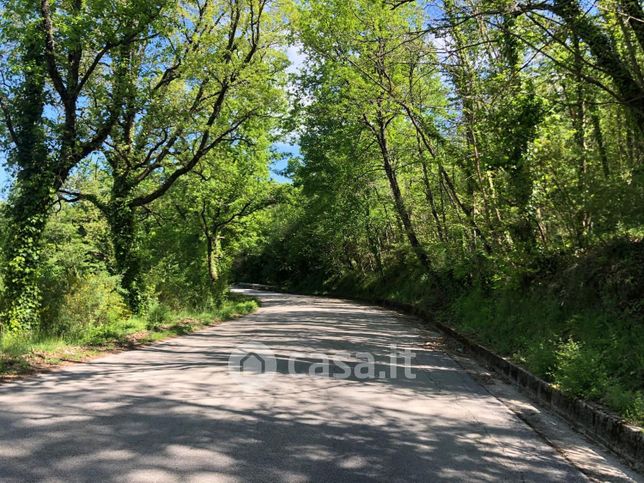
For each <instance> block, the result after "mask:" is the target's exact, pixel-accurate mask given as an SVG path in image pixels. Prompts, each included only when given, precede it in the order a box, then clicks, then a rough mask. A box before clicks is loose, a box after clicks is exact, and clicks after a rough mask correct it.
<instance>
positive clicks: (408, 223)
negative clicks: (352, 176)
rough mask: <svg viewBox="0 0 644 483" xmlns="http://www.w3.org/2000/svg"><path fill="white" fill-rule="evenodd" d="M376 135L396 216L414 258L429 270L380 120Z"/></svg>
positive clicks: (428, 261) (427, 260)
mask: <svg viewBox="0 0 644 483" xmlns="http://www.w3.org/2000/svg"><path fill="white" fill-rule="evenodd" d="M377 137H378V145H379V146H380V152H381V154H382V162H383V167H384V169H385V173H386V174H387V179H388V180H389V187H390V188H391V194H392V195H393V197H394V205H395V207H396V212H397V213H398V217H399V218H400V221H401V223H402V225H403V227H404V230H405V234H406V235H407V240H408V241H409V244H410V245H411V248H412V250H413V251H414V253H415V254H416V258H418V261H419V262H420V264H421V265H422V266H423V267H424V268H426V269H427V270H431V268H432V266H431V262H430V260H429V257H428V256H427V253H425V250H424V249H423V247H422V246H421V244H420V241H418V236H417V235H416V230H415V229H414V225H413V222H412V220H411V216H410V215H409V211H408V210H407V207H406V206H405V200H403V197H402V193H401V191H400V185H399V184H398V178H397V177H396V173H395V171H394V168H393V166H392V163H391V154H390V152H389V147H388V145H387V137H386V133H385V125H384V122H382V121H381V120H379V121H378V130H377Z"/></svg>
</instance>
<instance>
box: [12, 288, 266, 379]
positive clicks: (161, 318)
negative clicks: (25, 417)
mask: <svg viewBox="0 0 644 483" xmlns="http://www.w3.org/2000/svg"><path fill="white" fill-rule="evenodd" d="M258 306H259V303H258V302H257V300H255V299H253V298H250V297H247V296H243V295H237V294H231V295H230V297H229V298H228V299H227V300H226V301H225V302H223V304H222V305H221V306H220V307H218V308H216V309H213V310H210V311H206V312H201V313H195V312H190V311H173V310H170V309H167V308H165V307H163V306H155V307H153V308H152V309H151V310H149V311H148V313H147V314H146V315H145V316H133V317H129V318H127V319H122V320H118V321H116V322H112V323H109V324H105V325H100V326H95V327H88V328H87V329H86V330H85V331H83V332H82V333H80V334H74V335H72V334H68V335H66V336H60V337H52V336H47V335H36V334H34V335H13V334H8V335H5V336H4V337H2V338H1V339H0V381H6V380H11V379H15V378H17V377H20V376H24V375H28V374H34V373H37V372H43V371H46V370H49V369H51V368H54V367H56V366H60V365H64V364H68V363H74V362H83V361H86V360H88V359H91V358H93V357H96V356H98V355H101V354H104V353H109V352H115V351H119V350H128V349H134V348H136V347H139V346H141V345H145V344H149V343H152V342H156V341H160V340H163V339H168V338H170V337H175V336H179V335H186V334H189V333H191V332H194V331H195V330H198V329H201V328H203V327H207V326H212V325H216V324H218V323H220V322H223V321H225V320H230V319H233V318H236V317H239V316H242V315H246V314H249V313H251V312H254V311H255V310H256V309H257V307H258Z"/></svg>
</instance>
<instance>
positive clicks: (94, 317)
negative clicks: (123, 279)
mask: <svg viewBox="0 0 644 483" xmlns="http://www.w3.org/2000/svg"><path fill="white" fill-rule="evenodd" d="M118 280H119V279H118V277H116V276H110V275H107V274H105V273H97V274H89V275H85V276H84V277H82V278H80V279H79V280H78V281H77V282H76V283H75V284H74V286H73V287H72V288H71V289H70V290H69V291H68V292H67V293H66V294H65V295H64V297H63V301H62V304H61V306H60V309H59V311H58V314H57V317H56V321H55V323H53V324H52V326H53V327H54V328H55V332H56V333H57V334H58V335H62V336H64V337H65V338H67V339H69V340H74V339H80V338H82V337H84V335H85V334H87V333H88V332H91V331H92V330H94V329H96V328H100V327H104V326H109V325H111V324H114V323H116V322H117V321H119V320H121V319H123V318H125V317H127V316H128V310H127V307H126V305H125V302H124V300H123V297H122V296H121V295H120V293H119V285H118Z"/></svg>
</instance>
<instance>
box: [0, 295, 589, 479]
mask: <svg viewBox="0 0 644 483" xmlns="http://www.w3.org/2000/svg"><path fill="white" fill-rule="evenodd" d="M250 292H252V293H253V294H254V295H256V296H258V297H260V299H261V301H262V305H263V306H262V308H261V309H260V310H259V311H258V312H257V313H255V314H252V315H250V316H246V317H243V318H241V319H237V320H234V321H230V322H226V323H224V324H221V325H219V326H217V327H212V328H209V329H206V330H203V331H200V332H198V333H194V334H191V335H188V336H185V337H179V338H175V339H171V340H169V341H166V342H163V343H159V344H155V345H152V346H149V347H146V348H143V349H141V350H135V351H129V352H122V353H119V354H113V355H109V356H106V357H102V358H99V359H96V360H94V361H92V362H90V363H87V364H78V365H74V366H68V367H66V368H63V369H61V370H59V371H55V372H52V373H50V374H44V375H41V376H38V377H34V378H30V379H26V380H24V381H17V382H13V383H9V384H5V385H2V386H0V481H2V482H14V481H15V482H23V481H52V482H74V481H87V482H90V481H92V482H99V481H100V482H103V481H119V482H130V481H132V482H136V481H149V482H153V481H154V482H165V481H168V482H174V481H177V482H178V481H204V482H206V481H207V482H236V481H240V482H242V481H243V482H245V481H271V482H272V481H288V482H300V481H302V482H303V481H324V482H352V481H382V482H419V481H420V482H423V481H463V480H467V481H553V482H554V481H557V482H559V481H585V480H586V477H585V476H584V474H582V473H581V472H580V471H579V470H578V469H576V467H574V466H573V465H572V464H571V463H569V462H568V460H567V459H566V458H564V457H563V456H562V454H561V453H560V452H559V451H557V449H555V448H554V447H552V446H550V445H549V444H548V443H547V442H546V441H545V440H544V439H542V438H541V437H540V436H539V435H538V434H537V433H536V432H534V431H533V430H532V429H531V428H530V427H529V426H528V425H526V424H525V423H524V422H522V421H521V420H520V419H519V418H518V417H516V416H515V414H514V413H513V412H512V411H511V410H510V409H508V407H507V406H506V405H505V404H504V403H503V402H501V400H499V399H497V398H496V397H494V396H493V395H491V394H490V393H489V392H488V391H487V390H486V388H485V387H484V386H482V385H481V384H480V383H479V382H476V381H475V379H474V378H472V377H471V376H470V375H468V373H467V372H466V371H465V370H463V369H462V368H461V366H460V365H459V364H458V363H457V362H455V360H454V359H453V358H452V357H450V356H449V355H447V354H446V353H445V352H444V351H442V350H441V348H440V341H439V338H438V337H437V335H436V334H433V333H432V332H430V331H428V330H425V329H421V328H419V327H418V326H417V325H416V324H415V322H414V321H413V320H410V319H408V318H406V317H403V316H401V315H398V314H396V313H394V312H391V311H387V310H383V309H380V308H376V307H371V306H365V305H361V304H356V303H350V302H346V301H341V300H334V299H324V298H316V297H304V296H295V295H287V294H276V293H269V292H255V291H250ZM244 344H263V345H264V346H266V347H268V348H270V350H271V351H272V352H273V353H274V355H275V359H274V363H275V365H274V369H275V372H274V373H272V374H270V377H268V376H269V374H263V375H257V374H252V370H251V371H250V372H248V371H247V372H248V373H243V374H242V373H238V372H235V371H233V370H231V368H230V361H229V358H230V356H231V352H233V351H234V350H237V349H235V348H238V347H239V346H242V345H244ZM392 344H395V345H396V346H397V349H398V350H400V351H403V350H405V349H408V350H411V351H413V352H414V353H415V358H414V359H413V366H412V372H413V374H414V375H415V376H416V377H415V378H413V379H412V378H410V377H404V375H403V376H402V377H397V378H392V377H385V378H380V377H375V378H374V377H371V378H367V379H363V378H361V377H357V376H356V375H355V374H353V375H351V376H350V377H336V375H337V374H338V373H341V372H342V370H346V368H347V367H348V368H349V370H351V371H354V370H355V371H357V366H358V365H359V364H361V363H363V362H364V363H365V364H366V363H367V362H368V361H369V359H368V357H366V356H364V354H366V353H369V354H373V356H374V358H375V364H374V368H375V371H376V372H375V373H376V375H378V374H379V373H380V371H381V370H383V369H386V368H387V367H389V368H390V369H391V359H390V352H391V347H390V346H391V345H392ZM361 354H362V355H361ZM255 355H257V354H255ZM260 356H261V357H263V355H262V354H260ZM324 356H326V357H327V358H329V359H330V360H332V361H333V362H331V363H330V364H331V365H332V366H333V367H331V373H330V374H326V375H325V374H324V373H322V374H317V375H310V374H309V371H310V370H312V367H313V366H314V365H316V364H318V363H319V362H320V361H323V360H324ZM253 357H254V355H253V354H250V356H249V358H247V359H246V360H245V362H244V363H246V362H247V361H248V360H251V359H253ZM402 360H403V359H395V364H398V363H399V362H400V361H402ZM335 361H344V364H336V362H335ZM400 364H401V365H402V362H400ZM338 366H340V367H338ZM316 367H318V368H321V369H320V370H323V366H321V365H320V364H318V366H316ZM268 368H269V369H270V364H268ZM251 369H252V368H251ZM362 369H363V370H364V373H368V372H369V367H368V366H366V365H363V366H362ZM398 369H400V370H399V371H398V375H399V376H400V374H401V373H402V372H403V368H402V367H400V368H398ZM266 370H268V369H266ZM292 370H294V371H295V372H296V374H289V371H292ZM338 371H339V372H338ZM361 374H362V372H361Z"/></svg>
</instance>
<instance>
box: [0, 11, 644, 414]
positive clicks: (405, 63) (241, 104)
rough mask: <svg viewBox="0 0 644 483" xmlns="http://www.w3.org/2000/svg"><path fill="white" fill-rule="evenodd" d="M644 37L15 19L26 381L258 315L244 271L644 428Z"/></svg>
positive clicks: (10, 351)
mask: <svg viewBox="0 0 644 483" xmlns="http://www.w3.org/2000/svg"><path fill="white" fill-rule="evenodd" d="M643 26H644V13H643V11H642V6H641V4H640V2H637V1H633V0H599V1H596V2H590V3H589V2H585V1H579V0H546V1H540V2H530V1H527V0H526V1H518V2H517V1H509V0H494V1H488V0H485V1H483V0H449V1H448V0H444V1H441V2H431V1H427V2H423V1H415V0H414V1H405V0H402V1H390V0H378V1H375V0H307V1H290V0H132V1H127V2H105V1H102V0H100V1H98V0H83V1H66V0H6V1H3V2H0V63H1V65H2V71H1V72H0V74H1V76H0V119H1V120H2V122H1V123H0V159H2V161H3V162H4V164H5V165H6V166H5V168H6V170H7V171H8V172H9V175H10V178H11V179H10V183H9V187H8V190H7V193H6V197H5V199H4V201H2V206H1V208H2V209H1V216H0V226H1V238H2V240H1V242H2V243H1V247H2V248H1V252H2V253H1V260H2V263H1V264H0V265H1V266H0V268H1V270H0V290H1V296H0V338H1V339H0V340H1V342H0V347H2V350H3V353H2V355H1V360H2V361H3V362H2V364H3V366H2V367H4V368H5V369H4V370H15V367H18V366H28V365H30V364H32V362H30V361H34V360H35V359H37V358H39V357H40V358H41V359H48V358H50V359H56V358H59V359H61V358H63V357H70V358H74V357H77V358H82V357H84V355H83V354H84V351H90V352H92V351H94V350H99V349H96V348H97V347H98V348H101V347H103V348H104V347H111V346H118V345H123V344H127V343H128V341H130V340H141V341H147V340H151V339H154V338H157V337H165V336H166V335H169V334H173V333H181V331H184V330H189V329H191V328H193V326H194V325H195V324H197V325H198V324H201V323H202V321H207V320H214V319H220V318H223V317H225V315H226V313H229V314H233V313H244V312H246V311H248V310H250V309H251V308H252V303H250V302H248V303H246V302H240V301H238V300H236V299H232V298H231V297H230V295H229V294H228V285H229V282H230V281H231V280H235V279H236V280H244V281H255V282H267V283H277V284H280V285H283V286H285V287H291V288H294V289H298V290H307V291H319V292H325V291H326V292H329V291H333V292H336V293H341V294H344V295H350V296H360V297H363V298H370V299H374V300H377V299H389V300H396V301H400V302H406V303H413V304H418V305H420V306H422V307H423V308H425V309H426V310H427V311H428V312H431V313H433V314H435V316H436V317H440V318H441V320H443V321H445V322H447V323H449V324H452V325H454V326H456V327H458V328H459V329H460V330H462V331H463V332H465V333H467V334H469V335H470V336H472V337H474V338H476V339H477V340H479V341H481V342H483V343H484V344H486V345H489V346H491V347H492V348H494V349H495V350H497V351H498V352H500V353H501V354H503V355H506V356H508V357H511V358H512V359H514V360H515V361H518V362H519V363H521V364H524V365H525V366H526V367H528V368H529V369H530V370H532V371H534V372H535V373H537V374H538V375H540V376H541V377H543V378H545V379H547V380H548V381H550V382H552V383H553V384H555V385H557V386H558V387H560V388H561V389H562V390H564V391H566V392H568V393H571V394H574V395H577V396H580V397H583V398H586V399H588V400H591V401H595V402H597V403H601V404H604V405H606V406H607V407H609V408H611V409H613V410H615V411H617V412H619V413H620V414H621V415H623V416H624V417H625V418H628V419H629V420H630V421H633V422H638V423H640V424H642V423H643V422H644V316H643V310H644V309H643V307H642V294H644V285H643V283H644V282H643V280H644V277H643V275H644V273H643V269H644V255H643V250H644V242H643V238H644V187H643V181H644V168H643V165H644V27H643ZM289 49H290V50H289ZM287 51H289V52H290V53H291V56H293V55H294V54H293V53H294V52H297V55H298V56H299V58H298V59H297V63H298V64H301V65H300V67H299V68H298V69H295V68H293V69H291V70H288V65H289V62H288V59H287V55H286V52H287ZM284 141H289V142H293V143H295V144H297V146H299V154H297V153H296V155H293V156H291V157H290V159H289V160H288V167H287V168H286V169H285V170H284V173H283V174H285V175H287V176H288V177H290V178H291V180H292V183H285V184H279V183H277V182H275V181H274V180H273V179H272V177H271V174H270V166H271V165H272V164H273V163H274V162H275V161H279V160H280V159H281V158H282V157H283V156H282V155H280V154H279V153H277V152H276V149H275V146H276V143H278V142H284ZM296 151H297V150H296ZM189 321H193V322H189ZM195 321H197V322H195ZM65 353H69V354H68V356H64V354H65ZM43 354H44V355H43ZM74 354H76V355H74ZM34 364H35V362H34ZM6 368H9V369H6Z"/></svg>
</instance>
